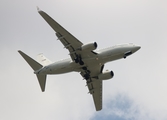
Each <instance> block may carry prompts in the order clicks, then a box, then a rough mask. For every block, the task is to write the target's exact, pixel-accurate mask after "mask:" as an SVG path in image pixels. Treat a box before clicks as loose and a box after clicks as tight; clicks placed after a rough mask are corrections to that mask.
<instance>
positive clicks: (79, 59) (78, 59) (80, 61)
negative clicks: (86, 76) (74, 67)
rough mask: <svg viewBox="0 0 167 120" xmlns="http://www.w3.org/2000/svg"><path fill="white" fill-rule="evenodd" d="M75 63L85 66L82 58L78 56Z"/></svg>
mask: <svg viewBox="0 0 167 120" xmlns="http://www.w3.org/2000/svg"><path fill="white" fill-rule="evenodd" d="M75 63H79V64H80V65H84V62H83V61H82V58H81V56H77V57H76V58H75Z"/></svg>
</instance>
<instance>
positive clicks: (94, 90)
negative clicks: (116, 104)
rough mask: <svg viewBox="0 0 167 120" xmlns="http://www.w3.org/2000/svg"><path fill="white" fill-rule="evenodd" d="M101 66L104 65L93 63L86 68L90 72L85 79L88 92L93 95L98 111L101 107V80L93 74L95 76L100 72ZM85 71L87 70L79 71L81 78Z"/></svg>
mask: <svg viewBox="0 0 167 120" xmlns="http://www.w3.org/2000/svg"><path fill="white" fill-rule="evenodd" d="M103 68H104V65H93V66H92V67H89V68H88V70H89V72H90V78H89V79H87V87H88V90H89V93H90V94H91V95H92V97H93V101H94V104H95V108H96V111H99V110H101V109H102V93H103V92H102V90H103V89H102V87H103V81H102V80H99V79H98V78H96V77H94V76H97V75H98V74H100V73H102V71H103ZM86 72H87V71H82V72H81V75H82V76H83V78H85V73H86Z"/></svg>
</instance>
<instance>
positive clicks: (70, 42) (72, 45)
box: [38, 10, 83, 60]
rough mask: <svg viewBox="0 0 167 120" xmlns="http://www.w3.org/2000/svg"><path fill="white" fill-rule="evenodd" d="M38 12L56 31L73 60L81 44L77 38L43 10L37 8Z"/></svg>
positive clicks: (78, 52)
mask: <svg viewBox="0 0 167 120" xmlns="http://www.w3.org/2000/svg"><path fill="white" fill-rule="evenodd" d="M38 12H39V14H40V15H41V16H42V17H43V18H44V19H45V21H46V22H47V23H48V24H49V25H50V26H51V27H52V28H53V30H54V31H55V32H56V36H57V37H58V39H59V40H60V41H61V43H62V44H63V45H64V47H65V48H67V49H68V50H69V52H70V56H71V58H72V60H75V59H76V58H77V56H78V55H79V54H80V51H78V49H79V48H81V46H82V45H83V43H82V42H80V41H79V40H78V39H77V38H75V37H74V36H73V35H72V34H71V33H69V32H68V31H67V30H66V29H64V28H63V27H62V26H61V25H60V24H58V23H57V22H56V21H55V20H54V19H52V18H51V17H50V16H49V15H48V14H47V13H45V12H44V11H41V10H38Z"/></svg>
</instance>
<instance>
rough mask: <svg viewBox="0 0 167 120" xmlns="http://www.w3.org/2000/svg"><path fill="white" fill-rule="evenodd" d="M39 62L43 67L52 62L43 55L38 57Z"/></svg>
mask: <svg viewBox="0 0 167 120" xmlns="http://www.w3.org/2000/svg"><path fill="white" fill-rule="evenodd" d="M37 61H38V62H39V63H40V64H42V65H43V66H46V65H49V64H51V63H52V62H51V61H50V60H49V59H48V58H46V57H45V56H44V55H43V54H42V53H41V54H39V55H38V56H37Z"/></svg>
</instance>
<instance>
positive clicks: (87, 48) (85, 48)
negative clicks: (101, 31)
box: [81, 42, 97, 51]
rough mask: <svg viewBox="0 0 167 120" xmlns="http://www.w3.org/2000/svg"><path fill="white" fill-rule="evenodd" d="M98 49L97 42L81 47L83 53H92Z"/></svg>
mask: <svg viewBox="0 0 167 120" xmlns="http://www.w3.org/2000/svg"><path fill="white" fill-rule="evenodd" d="M96 48H97V43H96V42H93V43H88V44H85V45H82V46H81V50H83V51H92V50H95V49H96Z"/></svg>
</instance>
